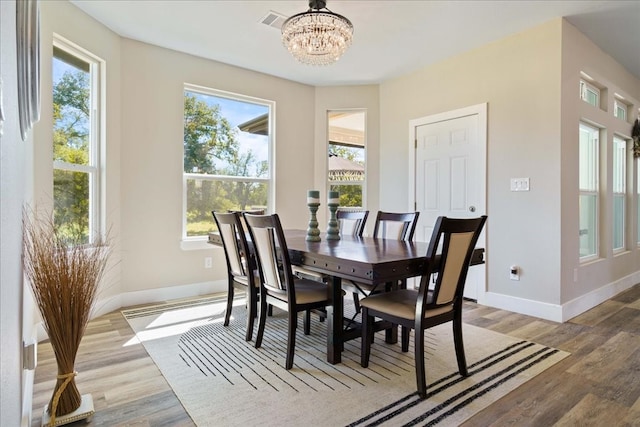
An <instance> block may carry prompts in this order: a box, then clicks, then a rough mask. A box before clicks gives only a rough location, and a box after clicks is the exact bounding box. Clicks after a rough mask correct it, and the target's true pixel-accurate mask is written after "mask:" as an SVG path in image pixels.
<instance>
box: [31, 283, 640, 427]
mask: <svg viewBox="0 0 640 427" xmlns="http://www.w3.org/2000/svg"><path fill="white" fill-rule="evenodd" d="M464 320H465V322H467V323H469V324H473V325H476V326H480V327H483V328H486V329H490V330H492V331H497V332H501V333H504V334H508V335H512V336H515V337H519V338H523V339H528V340H531V341H535V342H538V343H540V344H544V345H547V346H551V347H555V348H558V349H561V350H565V351H568V352H570V353H571V356H569V357H567V358H566V359H564V360H563V361H561V362H560V363H558V364H556V365H555V366H553V367H552V368H550V369H548V370H546V371H545V372H543V373H542V374H540V375H538V376H536V377H535V378H533V379H532V380H530V381H528V382H527V383H525V384H524V385H522V386H521V387H519V388H517V389H516V390H514V391H512V392H511V393H509V394H508V395H506V396H505V397H504V398H502V399H500V400H499V401H497V402H495V403H493V404H492V405H491V406H489V407H487V408H486V409H485V410H483V411H482V412H480V413H478V414H477V415H475V416H474V417H473V418H471V419H470V420H468V421H467V422H465V423H464V424H463V425H464V426H507V425H508V426H552V425H557V426H581V427H582V426H607V427H614V426H615V427H617V426H640V284H639V285H636V286H635V287H633V288H631V289H629V290H627V291H626V292H624V293H622V294H620V295H617V296H615V297H614V298H612V299H610V300H608V301H606V302H604V303H603V304H601V305H599V306H597V307H595V308H593V309H592V310H590V311H588V312H586V313H584V314H582V315H580V316H578V317H576V318H574V319H572V320H571V321H569V322H566V323H563V324H558V323H554V322H549V321H545V320H539V319H536V318H534V317H530V316H524V315H521V314H515V313H511V312H508V311H504V310H497V309H493V308H488V307H484V306H480V305H477V304H475V303H471V302H467V303H465V312H464ZM132 338H133V332H132V330H131V328H129V325H128V324H127V322H126V320H125V319H124V318H123V317H122V315H121V314H120V312H119V311H118V312H114V313H110V314H107V315H104V316H101V317H100V318H97V319H95V320H93V321H91V322H90V323H89V325H88V328H87V332H86V335H85V336H84V338H83V340H82V344H81V346H80V349H79V352H78V356H77V359H76V360H77V363H76V370H77V371H78V372H79V374H78V377H77V381H76V382H77V384H78V389H79V390H80V392H81V393H83V394H85V393H91V395H92V396H93V400H94V406H95V410H96V414H95V415H94V417H93V420H92V421H91V423H90V424H89V425H93V426H172V427H173V426H193V425H194V424H193V422H192V421H191V419H190V418H189V416H188V415H187V413H186V412H185V410H184V408H183V407H182V405H181V404H180V402H179V401H178V399H177V398H176V396H175V395H174V394H173V392H172V390H171V388H170V387H169V385H168V384H167V382H166V381H165V380H164V378H163V377H162V375H161V374H160V371H159V370H158V369H157V368H156V366H155V364H154V363H153V361H152V360H151V358H150V357H149V356H148V355H147V353H146V351H145V350H144V348H143V347H142V346H141V345H140V344H132V343H130V341H131V339H132ZM55 375H56V367H55V359H54V356H53V352H52V350H51V346H50V345H49V344H48V343H41V344H40V345H39V347H38V367H37V368H36V372H35V384H34V388H35V391H34V396H33V424H32V425H33V426H40V424H41V417H42V410H43V407H44V405H45V404H46V403H48V400H49V399H50V397H51V393H52V390H53V386H54V381H55V380H54V378H55ZM75 425H78V426H80V425H86V424H85V423H84V422H82V421H80V422H77V423H75Z"/></svg>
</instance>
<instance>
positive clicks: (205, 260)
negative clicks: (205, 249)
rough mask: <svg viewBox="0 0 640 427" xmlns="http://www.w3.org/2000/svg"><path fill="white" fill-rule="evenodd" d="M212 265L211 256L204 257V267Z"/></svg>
mask: <svg viewBox="0 0 640 427" xmlns="http://www.w3.org/2000/svg"><path fill="white" fill-rule="evenodd" d="M211 267H213V258H211V257H210V256H208V257H205V258H204V268H211Z"/></svg>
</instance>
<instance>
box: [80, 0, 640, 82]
mask: <svg viewBox="0 0 640 427" xmlns="http://www.w3.org/2000/svg"><path fill="white" fill-rule="evenodd" d="M71 2H72V3H73V4H75V5H76V6H78V7H79V8H80V9H82V10H84V11H85V12H86V13H87V14H89V15H91V16H92V17H94V18H95V19H96V20H98V21H100V22H102V23H103V24H105V25H106V26H107V27H109V28H110V29H112V30H113V31H115V32H116V33H118V34H120V35H121V36H123V37H127V38H131V39H135V40H139V41H143V42H146V43H150V44H154V45H157V46H162V47H166V48H169V49H174V50H178V51H182V52H187V53H190V54H193V55H197V56H201V57H204V58H209V59H213V60H216V61H221V62H224V63H227V64H232V65H236V66H238V67H243V68H248V69H250V70H255V71H260V72H263V73H267V74H271V75H274V76H279V77H283V78H286V79H289V80H294V81H298V82H301V83H306V84H310V85H314V86H326V85H344V84H375V83H380V82H382V81H384V80H387V79H389V78H393V77H396V76H399V75H402V74H406V73H409V72H411V71H413V70H416V69H419V68H422V67H424V66H427V65H430V64H433V63H436V62H438V61H441V60H443V59H445V58H448V57H451V56H454V55H456V54H459V53H462V52H465V51H468V50H471V49H474V48H476V47H479V46H482V45H484V44H486V43H489V42H491V41H495V40H499V39H501V38H503V37H506V36H508V35H510V34H514V33H518V32H520V31H523V30H526V29H528V28H532V27H535V26H537V25H539V24H542V23H544V22H547V21H549V20H551V19H553V18H555V17H560V16H564V17H566V18H567V20H568V21H569V22H571V23H572V24H573V25H575V26H576V27H577V28H578V29H579V30H580V31H582V32H583V33H584V34H585V35H587V36H588V37H589V38H590V39H591V40H593V41H594V42H595V43H596V44H597V45H598V46H600V47H601V48H602V49H603V50H605V51H606V52H608V53H609V54H610V55H611V56H612V57H613V58H615V59H616V60H617V61H618V62H619V63H621V64H622V65H623V66H624V67H625V68H626V69H627V70H628V71H630V72H631V73H632V74H634V75H635V76H636V77H638V78H640V0H632V1H629V0H627V1H614V0H607V1H596V0H586V1H577V0H573V1H563V0H546V1H540V0H539V1H529V0H499V1H484V0H475V1H472V0H467V1H433V0H411V1H403V0H392V1H382V0H369V1H364V0H328V2H327V7H328V8H329V9H330V10H331V11H333V12H335V13H339V14H341V15H344V16H346V17H347V18H349V19H350V20H351V22H353V26H354V28H355V30H354V40H353V45H352V46H351V48H350V49H349V50H348V51H347V52H346V54H345V55H344V56H343V57H342V58H341V59H340V60H339V61H338V62H337V63H335V64H332V65H329V66H326V67H314V66H308V65H302V64H299V63H297V62H296V61H295V60H294V59H293V58H292V57H291V56H290V55H289V53H288V52H287V50H286V49H285V48H284V47H283V46H282V43H281V41H280V31H279V30H277V29H275V28H273V27H269V26H267V25H265V24H262V23H261V22H260V21H261V20H262V19H263V18H264V17H265V16H266V15H267V14H268V13H269V12H270V11H273V12H277V13H279V14H282V15H285V16H290V15H293V14H295V13H299V12H303V11H305V10H307V8H308V1H307V0H286V1H259V0H252V1H242V0H227V1H221V0H195V1H192V0H110V1H105V0H71Z"/></svg>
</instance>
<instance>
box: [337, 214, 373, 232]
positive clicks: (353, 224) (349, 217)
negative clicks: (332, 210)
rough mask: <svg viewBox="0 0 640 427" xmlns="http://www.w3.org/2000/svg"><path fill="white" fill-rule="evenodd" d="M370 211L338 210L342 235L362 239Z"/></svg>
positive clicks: (339, 227)
mask: <svg viewBox="0 0 640 427" xmlns="http://www.w3.org/2000/svg"><path fill="white" fill-rule="evenodd" d="M368 216H369V211H366V210H365V211H350V210H344V209H340V208H338V211H337V212H336V219H337V220H338V229H339V230H340V235H350V236H357V237H362V235H363V234H364V227H365V225H366V224H367V217H368Z"/></svg>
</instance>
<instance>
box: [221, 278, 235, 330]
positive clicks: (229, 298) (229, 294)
mask: <svg viewBox="0 0 640 427" xmlns="http://www.w3.org/2000/svg"><path fill="white" fill-rule="evenodd" d="M230 280H231V279H230ZM233 294H234V289H233V283H231V282H229V290H228V291H227V311H226V312H225V314H224V323H223V325H224V326H229V319H231V309H232V308H233V296H234V295H233Z"/></svg>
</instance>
